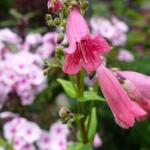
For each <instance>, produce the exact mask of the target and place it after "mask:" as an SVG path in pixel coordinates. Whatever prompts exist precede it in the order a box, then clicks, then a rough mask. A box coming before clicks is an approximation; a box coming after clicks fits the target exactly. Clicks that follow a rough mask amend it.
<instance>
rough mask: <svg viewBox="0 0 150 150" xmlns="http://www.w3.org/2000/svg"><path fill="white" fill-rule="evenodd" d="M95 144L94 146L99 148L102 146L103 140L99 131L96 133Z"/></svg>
mask: <svg viewBox="0 0 150 150" xmlns="http://www.w3.org/2000/svg"><path fill="white" fill-rule="evenodd" d="M93 146H94V148H99V147H101V146H102V140H101V138H100V136H99V135H98V133H96V135H95V137H94V140H93Z"/></svg>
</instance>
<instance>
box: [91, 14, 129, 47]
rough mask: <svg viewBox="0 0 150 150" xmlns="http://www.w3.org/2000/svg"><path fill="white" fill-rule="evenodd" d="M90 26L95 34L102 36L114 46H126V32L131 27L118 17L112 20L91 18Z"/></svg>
mask: <svg viewBox="0 0 150 150" xmlns="http://www.w3.org/2000/svg"><path fill="white" fill-rule="evenodd" d="M90 25H91V27H92V32H93V33H94V34H101V35H102V36H103V37H105V38H107V39H108V40H110V41H111V42H112V44H113V45H114V46H119V45H124V44H125V42H126V40H127V36H126V32H127V31H128V30H129V27H128V26H127V24H125V22H123V21H120V20H118V19H117V18H116V17H112V18H111V20H108V19H105V18H103V17H94V18H91V20H90Z"/></svg>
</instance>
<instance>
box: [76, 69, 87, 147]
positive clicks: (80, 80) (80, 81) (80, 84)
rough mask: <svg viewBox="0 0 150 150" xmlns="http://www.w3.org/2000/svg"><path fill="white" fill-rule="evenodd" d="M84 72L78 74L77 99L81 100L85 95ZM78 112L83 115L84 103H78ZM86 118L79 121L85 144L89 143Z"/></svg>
mask: <svg viewBox="0 0 150 150" xmlns="http://www.w3.org/2000/svg"><path fill="white" fill-rule="evenodd" d="M84 76H85V74H84V71H83V70H81V71H80V72H79V73H78V74H77V97H78V98H81V97H83V95H84ZM78 111H79V113H81V114H82V113H83V107H82V103H80V102H79V103H78ZM84 121H85V120H84V118H81V119H79V120H78V126H79V129H80V132H81V136H82V141H83V143H84V144H86V143H88V136H87V129H86V127H85V122H84Z"/></svg>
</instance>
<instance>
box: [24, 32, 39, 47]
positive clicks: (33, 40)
mask: <svg viewBox="0 0 150 150" xmlns="http://www.w3.org/2000/svg"><path fill="white" fill-rule="evenodd" d="M41 42H42V36H41V35H40V34H39V33H29V34H28V35H27V36H26V39H25V43H26V44H27V45H30V46H34V45H36V44H40V43H41Z"/></svg>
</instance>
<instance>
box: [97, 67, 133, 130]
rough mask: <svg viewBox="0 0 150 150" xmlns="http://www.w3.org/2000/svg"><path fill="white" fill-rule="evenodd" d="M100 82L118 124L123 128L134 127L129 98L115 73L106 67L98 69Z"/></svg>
mask: <svg viewBox="0 0 150 150" xmlns="http://www.w3.org/2000/svg"><path fill="white" fill-rule="evenodd" d="M97 73H98V80H99V84H100V86H101V90H102V92H103V94H104V96H105V98H106V101H107V103H108V105H109V107H110V108H111V110H112V112H113V115H114V117H115V120H116V122H117V123H118V124H119V125H120V126H121V127H123V128H129V127H132V126H133V125H134V120H135V117H134V114H133V113H132V111H131V110H130V109H129V104H130V103H128V101H130V100H129V98H128V96H127V94H126V93H125V91H124V89H123V88H122V86H121V85H120V83H119V81H118V80H117V79H116V78H115V76H114V75H113V73H112V72H111V71H110V70H108V69H107V68H106V67H105V66H103V65H101V66H100V67H99V68H98V71H97ZM130 107H132V106H130Z"/></svg>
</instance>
